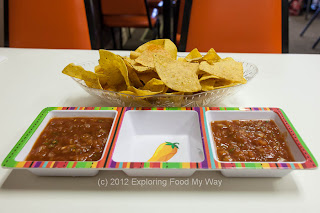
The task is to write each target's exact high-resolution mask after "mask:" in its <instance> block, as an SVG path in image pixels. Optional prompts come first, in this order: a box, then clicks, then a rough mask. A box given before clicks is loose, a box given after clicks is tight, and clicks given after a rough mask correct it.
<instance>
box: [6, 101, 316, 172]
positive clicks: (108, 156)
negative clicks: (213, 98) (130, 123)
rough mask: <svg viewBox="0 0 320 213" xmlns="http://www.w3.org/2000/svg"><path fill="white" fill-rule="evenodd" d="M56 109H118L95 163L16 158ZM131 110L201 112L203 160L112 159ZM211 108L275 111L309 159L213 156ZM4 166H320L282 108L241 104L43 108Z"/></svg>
mask: <svg viewBox="0 0 320 213" xmlns="http://www.w3.org/2000/svg"><path fill="white" fill-rule="evenodd" d="M53 110H116V111H117V112H118V114H117V116H116V118H115V125H114V127H113V129H112V130H111V131H110V134H111V135H110V137H109V141H108V142H107V145H106V146H107V147H106V151H105V152H104V155H103V157H102V158H101V160H99V161H96V162H78V161H16V160H15V158H16V156H17V155H18V154H19V152H20V151H21V150H22V148H23V147H24V146H25V144H26V143H27V142H28V140H29V139H30V138H31V136H32V135H33V134H34V132H35V131H36V129H37V128H38V127H39V125H40V124H41V122H42V121H43V120H44V118H45V117H46V116H47V114H48V113H49V112H51V111H53ZM130 110H193V111H196V112H197V113H198V117H199V121H200V128H201V136H202V145H203V150H204V161H202V162H199V163H192V162H178V163H174V162H159V163H155V162H115V161H113V160H112V156H113V152H114V148H115V146H116V142H117V138H118V135H119V131H120V128H121V125H122V121H123V117H124V116H125V114H126V112H128V111H130ZM210 110H233V111H273V112H275V113H276V114H277V115H278V116H279V117H280V119H281V120H282V122H283V123H284V125H285V127H286V128H287V130H288V132H289V133H290V135H291V137H292V138H293V140H294V142H295V143H296V144H297V146H298V148H299V149H300V151H301V153H302V154H303V156H304V157H305V159H306V161H305V162H303V163H295V162H293V163H256V162H247V163H237V162H235V163H227V162H219V161H217V160H215V158H214V157H213V156H214V155H213V150H214V149H213V147H212V145H211V144H212V143H210V141H209V140H210V139H209V137H208V135H209V130H208V127H207V125H206V114H205V112H206V111H210ZM2 166H3V167H5V168H82V169H101V170H102V169H144V168H148V169H149V168H152V169H205V170H222V169H312V168H316V167H317V166H318V164H317V161H316V160H315V158H314V156H313V155H312V153H311V152H310V150H309V149H308V147H307V146H306V144H305V143H304V141H303V140H302V138H301V137H300V135H299V134H298V132H297V131H296V129H295V128H294V127H293V125H292V123H291V122H290V121H289V119H288V117H287V116H286V114H285V113H284V112H283V110H281V109H279V108H265V107H263V108H261V107H250V108H238V107H185V108H164V107H157V108H141V107H137V108H134V107H48V108H45V109H43V110H42V111H41V113H40V114H39V115H38V116H37V117H36V119H35V120H34V121H33V123H32V124H31V125H30V127H29V128H28V129H27V131H26V132H25V133H24V135H23V136H22V137H21V138H20V140H19V141H18V142H17V144H16V145H15V146H14V147H13V149H12V150H11V152H10V153H9V154H8V156H7V157H6V158H5V159H4V161H3V162H2Z"/></svg>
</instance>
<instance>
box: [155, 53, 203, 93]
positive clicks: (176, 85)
mask: <svg viewBox="0 0 320 213" xmlns="http://www.w3.org/2000/svg"><path fill="white" fill-rule="evenodd" d="M155 68H156V72H157V73H158V75H159V77H160V79H161V80H162V81H163V82H164V83H165V84H166V85H167V86H168V87H169V88H171V89H173V90H175V91H178V92H198V91H200V90H201V85H200V83H199V80H198V75H197V74H196V73H197V71H198V68H199V64H198V63H188V62H183V61H177V60H173V59H171V58H168V57H165V56H162V55H157V56H156V57H155Z"/></svg>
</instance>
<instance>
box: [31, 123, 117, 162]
mask: <svg viewBox="0 0 320 213" xmlns="http://www.w3.org/2000/svg"><path fill="white" fill-rule="evenodd" d="M112 122H113V119H112V118H89V117H73V118H52V119H51V120H50V121H49V123H48V124H47V126H46V127H45V128H44V130H43V131H42V132H41V134H40V136H39V137H38V139H37V140H36V142H35V144H34V145H33V147H32V149H31V151H30V153H29V154H28V156H27V158H26V161H97V160H99V159H100V158H101V156H102V153H103V150H104V147H105V145H106V142H107V139H108V135H109V132H110V129H111V126H112Z"/></svg>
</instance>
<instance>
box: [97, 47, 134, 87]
mask: <svg viewBox="0 0 320 213" xmlns="http://www.w3.org/2000/svg"><path fill="white" fill-rule="evenodd" d="M99 54H100V60H99V64H100V66H101V68H102V69H103V70H104V73H103V74H104V75H105V77H106V79H107V84H108V85H109V86H118V85H120V84H126V85H127V86H130V80H129V76H128V75H129V74H128V69H127V66H126V64H125V62H124V61H123V59H122V58H121V57H120V56H118V55H115V54H114V53H112V52H109V51H107V50H99Z"/></svg>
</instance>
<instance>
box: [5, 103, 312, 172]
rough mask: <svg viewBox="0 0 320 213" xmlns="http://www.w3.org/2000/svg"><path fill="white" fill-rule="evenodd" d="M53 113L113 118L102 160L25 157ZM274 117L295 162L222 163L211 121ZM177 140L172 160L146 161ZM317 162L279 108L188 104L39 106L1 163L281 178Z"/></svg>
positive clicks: (33, 168)
mask: <svg viewBox="0 0 320 213" xmlns="http://www.w3.org/2000/svg"><path fill="white" fill-rule="evenodd" d="M52 117H113V118H114V123H113V125H112V127H111V130H110V133H109V137H108V140H107V143H106V146H105V150H104V152H103V155H102V158H101V159H100V160H99V161H90V162H80V161H25V160H24V159H25V158H26V156H27V154H28V153H29V151H30V150H31V148H32V146H33V144H34V142H35V141H36V138H37V137H38V136H39V134H40V133H41V132H42V130H43V128H44V127H45V126H46V124H47V122H48V121H49V120H50V118H52ZM239 119H240V120H241V119H251V120H252V119H273V120H275V122H276V124H277V125H278V127H279V128H280V131H281V132H287V142H288V145H289V147H290V150H291V152H292V154H293V156H294V158H295V160H296V161H295V162H222V161H219V160H218V158H217V155H216V149H215V144H214V140H213V138H212V132H211V128H210V123H211V122H212V121H216V120H239ZM165 141H171V142H179V150H178V152H177V154H176V155H175V156H173V157H172V158H171V159H170V160H169V161H168V162H147V161H148V159H149V158H150V157H151V156H152V155H153V153H154V151H155V150H156V148H157V147H158V146H159V144H161V143H163V142H165ZM317 166H318V164H317V162H316V160H315V158H314V157H313V155H312V154H311V152H310V150H309V149H308V147H307V146H306V144H305V143H304V141H303V140H302V138H301V137H300V135H299V134H298V133H297V131H296V130H295V128H294V127H293V125H292V124H291V122H290V121H289V119H288V117H287V116H286V114H285V113H284V112H283V110H281V109H279V108H256V107H252V108H237V107H223V108H220V107H190V108H188V107H187V108H134V107H48V108H45V109H43V110H42V111H41V113H40V114H39V115H38V116H37V118H36V119H35V120H34V122H33V123H32V124H31V125H30V127H29V128H28V129H27V131H26V132H25V133H24V135H23V136H22V137H21V139H20V140H19V141H18V143H17V144H16V145H15V146H14V148H13V149H12V150H11V152H10V153H9V154H8V156H7V157H6V158H5V159H4V161H3V162H2V167H4V168H9V169H28V170H30V171H31V172H33V173H34V174H36V175H41V176H93V175H96V174H97V173H98V172H99V170H123V171H124V172H125V173H126V174H128V175H130V176H171V177H179V176H190V175H192V174H193V173H194V172H195V171H199V170H201V171H212V170H217V171H221V173H222V174H223V175H224V176H227V177H282V176H284V175H286V174H288V173H289V172H291V171H293V170H302V169H314V168H316V167H317Z"/></svg>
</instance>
